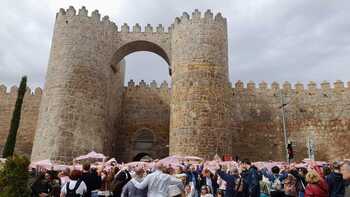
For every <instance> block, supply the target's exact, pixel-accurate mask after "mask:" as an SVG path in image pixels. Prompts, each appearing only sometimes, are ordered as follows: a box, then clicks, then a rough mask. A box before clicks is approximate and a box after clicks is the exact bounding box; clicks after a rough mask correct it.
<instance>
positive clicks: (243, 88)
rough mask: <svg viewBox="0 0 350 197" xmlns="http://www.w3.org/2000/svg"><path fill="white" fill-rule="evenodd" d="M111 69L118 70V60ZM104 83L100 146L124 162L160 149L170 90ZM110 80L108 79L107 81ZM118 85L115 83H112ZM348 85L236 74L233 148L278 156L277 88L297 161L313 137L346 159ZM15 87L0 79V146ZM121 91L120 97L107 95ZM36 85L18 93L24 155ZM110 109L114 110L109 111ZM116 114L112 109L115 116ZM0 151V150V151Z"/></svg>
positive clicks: (322, 151)
mask: <svg viewBox="0 0 350 197" xmlns="http://www.w3.org/2000/svg"><path fill="white" fill-rule="evenodd" d="M119 68H120V69H122V70H119V71H118V70H117V72H116V73H115V74H114V76H115V77H118V73H123V72H124V71H123V68H124V67H123V66H122V67H119ZM121 80H123V79H122V78H118V80H114V85H111V86H110V92H111V94H112V95H113V94H114V96H112V95H111V97H110V99H111V100H113V101H111V104H110V112H108V113H111V115H110V116H111V117H114V120H112V119H111V120H109V123H108V124H109V126H108V128H109V130H110V135H109V136H108V137H107V138H106V139H105V140H106V143H107V146H110V147H109V148H108V147H107V148H106V149H105V150H104V152H105V153H106V154H109V155H115V156H117V158H119V159H122V160H124V161H130V160H132V159H133V157H135V156H136V155H137V154H138V153H147V154H149V155H150V156H151V157H153V158H160V157H164V156H166V155H167V154H168V151H169V150H168V146H167V145H168V144H169V124H170V123H169V121H170V98H171V97H170V89H169V88H168V85H167V84H166V83H162V85H160V87H158V86H157V84H156V83H155V82H152V83H151V84H145V83H144V82H140V83H139V84H138V85H135V83H134V82H133V81H130V82H129V84H128V86H127V87H123V90H121V89H120V87H122V86H120V87H119V86H118V84H117V82H118V81H121ZM111 84H113V83H111ZM119 85H120V84H119ZM349 87H350V84H348V85H347V86H346V87H345V85H344V84H343V83H342V82H340V81H337V82H335V83H334V85H333V86H331V85H330V84H329V83H328V82H323V83H322V84H321V85H316V84H315V83H309V84H308V85H307V87H306V88H304V86H303V85H302V84H300V83H297V84H295V86H294V87H293V88H292V86H291V84H289V83H284V84H283V85H282V87H280V85H279V84H277V83H273V84H271V85H268V84H267V83H264V82H263V83H260V84H259V85H258V87H256V85H255V84H254V83H253V82H249V83H248V84H247V85H244V84H243V83H242V82H240V81H238V82H237V83H236V84H235V85H234V87H233V88H232V89H231V91H230V94H231V95H232V96H231V101H230V105H229V106H230V107H231V112H230V114H231V115H232V120H233V121H232V123H233V132H232V133H233V135H234V136H233V152H234V153H233V154H234V155H238V156H240V157H241V158H245V157H248V158H250V159H253V160H269V159H273V160H283V159H284V158H285V155H284V147H283V146H284V138H283V130H282V118H281V109H280V106H281V99H280V92H281V91H282V93H283V95H284V96H285V103H288V105H286V113H285V114H286V121H287V130H288V136H289V138H290V140H292V141H293V143H294V144H295V147H294V149H295V156H296V159H297V160H301V159H303V158H305V157H307V148H306V143H307V140H308V138H311V139H313V141H314V143H315V148H316V158H317V159H319V160H328V159H341V158H349V157H350V155H349V151H348V150H349V149H350V147H349V143H348V142H349V141H350V133H349V132H350V99H349V98H350V88H349ZM16 94H17V88H16V87H12V88H11V90H7V88H6V87H5V86H0V149H2V148H3V146H4V144H5V140H6V137H7V134H8V130H9V126H10V121H11V116H12V111H13V107H14V103H15V100H16ZM118 94H122V97H121V98H122V99H121V100H118V99H112V98H119V96H115V95H118ZM41 95H42V91H41V89H40V88H37V89H35V91H34V92H31V91H30V90H28V91H27V94H26V96H25V99H24V105H23V110H22V115H23V116H22V120H21V124H20V129H19V132H18V138H17V146H16V151H17V152H19V153H24V154H25V155H27V156H30V153H31V149H32V143H33V137H34V132H35V128H36V122H37V118H38V111H39V103H40V99H41ZM112 114H114V115H112ZM118 114H120V115H119V116H118ZM143 130H148V131H150V132H151V133H152V135H153V137H154V146H153V147H152V148H151V149H147V150H144V151H141V150H138V149H137V148H136V147H135V140H136V138H137V137H138V134H140V133H142V131H143ZM0 151H2V150H0Z"/></svg>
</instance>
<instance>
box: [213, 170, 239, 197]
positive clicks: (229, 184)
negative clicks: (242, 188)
mask: <svg viewBox="0 0 350 197" xmlns="http://www.w3.org/2000/svg"><path fill="white" fill-rule="evenodd" d="M237 173H238V170H237ZM216 174H217V175H218V176H219V177H220V178H221V179H222V180H224V181H225V182H226V191H225V195H224V196H225V197H232V196H236V192H235V185H236V184H235V183H236V179H237V176H234V175H231V174H228V173H226V172H224V171H222V170H221V166H220V169H219V170H218V171H216Z"/></svg>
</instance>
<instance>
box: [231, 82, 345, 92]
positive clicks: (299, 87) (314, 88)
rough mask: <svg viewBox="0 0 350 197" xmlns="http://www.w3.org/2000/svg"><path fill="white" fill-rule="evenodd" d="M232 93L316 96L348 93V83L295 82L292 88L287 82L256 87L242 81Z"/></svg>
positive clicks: (263, 83)
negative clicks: (276, 93) (319, 94)
mask: <svg viewBox="0 0 350 197" xmlns="http://www.w3.org/2000/svg"><path fill="white" fill-rule="evenodd" d="M232 88H233V90H234V92H248V93H254V92H260V93H263V92H271V91H273V92H278V91H280V90H281V91H283V92H284V93H287V94H288V93H296V94H299V93H305V94H309V95H316V93H327V94H328V93H332V92H333V93H339V94H340V93H346V92H347V93H350V81H349V82H347V85H346V86H345V83H344V82H343V81H341V80H337V81H335V82H334V83H333V85H331V83H330V82H328V81H323V82H322V83H320V84H319V85H318V84H316V83H315V82H314V81H310V82H309V83H308V84H306V85H304V84H302V83H300V82H297V83H295V84H294V86H293V85H292V84H291V83H290V82H288V81H285V82H284V83H283V84H281V85H280V84H279V83H277V82H272V83H271V84H270V85H269V84H268V83H266V82H265V81H262V82H260V83H259V84H258V85H256V84H255V82H253V81H249V82H248V83H247V84H246V85H244V83H243V82H242V81H240V80H239V81H237V82H236V83H235V85H234V87H232Z"/></svg>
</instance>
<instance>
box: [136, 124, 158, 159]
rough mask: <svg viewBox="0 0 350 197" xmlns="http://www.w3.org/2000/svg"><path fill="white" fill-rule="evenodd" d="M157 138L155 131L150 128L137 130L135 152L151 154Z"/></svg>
mask: <svg viewBox="0 0 350 197" xmlns="http://www.w3.org/2000/svg"><path fill="white" fill-rule="evenodd" d="M155 142H156V140H155V137H154V135H153V132H152V131H151V130H149V129H141V130H139V131H137V132H136V135H135V138H134V142H133V145H134V146H133V152H135V153H137V154H140V153H146V154H148V155H150V152H152V151H153V150H152V149H153V146H154V144H155Z"/></svg>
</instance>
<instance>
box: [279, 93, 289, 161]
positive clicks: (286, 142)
mask: <svg viewBox="0 0 350 197" xmlns="http://www.w3.org/2000/svg"><path fill="white" fill-rule="evenodd" d="M280 98H281V106H280V108H281V112H282V125H283V135H284V150H285V153H286V161H287V162H288V163H289V162H290V161H289V156H288V137H287V126H286V115H285V110H284V107H285V106H286V105H287V103H284V95H283V92H282V89H280Z"/></svg>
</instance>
